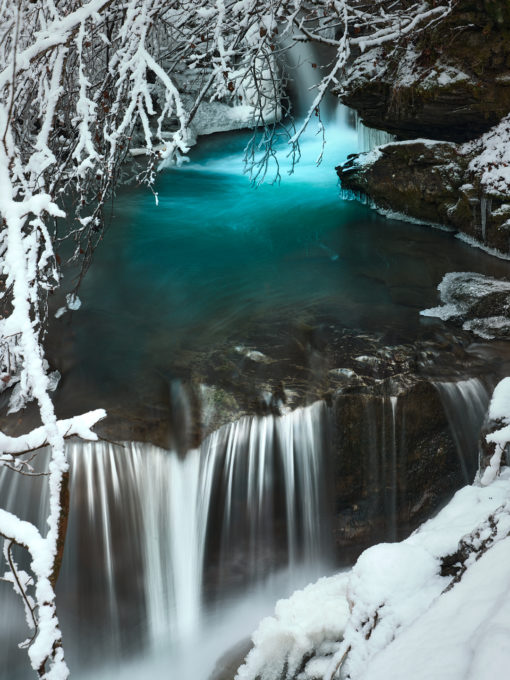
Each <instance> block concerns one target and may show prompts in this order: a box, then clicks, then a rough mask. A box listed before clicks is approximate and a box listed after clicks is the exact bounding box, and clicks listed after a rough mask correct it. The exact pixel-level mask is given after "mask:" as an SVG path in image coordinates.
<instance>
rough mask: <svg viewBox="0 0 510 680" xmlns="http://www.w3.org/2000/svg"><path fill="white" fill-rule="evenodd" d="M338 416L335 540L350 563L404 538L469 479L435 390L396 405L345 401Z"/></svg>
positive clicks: (406, 395)
mask: <svg viewBox="0 0 510 680" xmlns="http://www.w3.org/2000/svg"><path fill="white" fill-rule="evenodd" d="M334 408H335V420H336V423H337V448H336V454H335V474H334V478H335V503H336V508H335V524H334V540H335V547H336V549H337V553H338V559H339V560H340V561H345V562H349V561H352V560H353V559H354V558H356V557H357V556H358V555H359V553H360V552H361V551H362V550H363V549H364V548H366V547H368V546H370V545H373V544H374V543H377V542H380V541H388V540H400V539H402V538H403V537H405V536H406V535H407V534H408V533H409V532H410V531H412V530H413V529H415V528H416V527H417V526H418V525H419V524H420V523H421V522H423V521H424V520H425V519H427V518H428V517H430V515H431V514H432V513H433V512H434V511H436V510H437V509H439V507H440V506H441V505H442V504H443V503H444V502H446V501H447V500H448V498H449V497H450V496H451V494H452V492H453V490H454V489H457V488H459V487H460V486H462V484H463V475H462V470H461V466H460V464H459V458H458V455H457V451H456V447H455V444H454V442H453V438H452V434H451V431H450V426H449V423H448V420H447V418H446V415H445V413H444V410H443V406H442V404H441V401H440V399H439V395H438V393H437V391H436V389H435V388H434V387H433V385H431V384H430V383H429V382H426V381H416V382H415V384H413V385H410V386H409V385H408V386H403V389H402V390H401V391H400V392H399V395H398V399H396V398H394V400H393V405H392V403H391V399H390V397H378V396H374V395H371V394H366V395H344V396H341V397H339V398H338V399H337V401H336V403H335V407H334ZM472 467H473V468H474V467H475V461H473V466H472ZM432 480H433V482H432V483H431V481H432Z"/></svg>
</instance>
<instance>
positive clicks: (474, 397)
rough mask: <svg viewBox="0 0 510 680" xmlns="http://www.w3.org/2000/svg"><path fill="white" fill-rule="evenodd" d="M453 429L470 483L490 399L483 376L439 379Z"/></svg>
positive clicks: (467, 481) (476, 462)
mask: <svg viewBox="0 0 510 680" xmlns="http://www.w3.org/2000/svg"><path fill="white" fill-rule="evenodd" d="M434 385H435V387H436V389H437V390H438V392H439V396H440V397H441V402H442V404H443V408H444V410H445V413H446V416H447V418H448V422H449V423H450V429H451V432H452V436H453V439H454V441H455V446H456V448H457V453H458V455H459V461H460V464H461V468H462V473H463V475H464V479H465V481H466V484H471V483H472V481H473V478H474V475H475V472H476V470H477V467H478V438H479V435H480V430H481V427H482V425H483V421H484V418H485V414H486V413H487V408H488V406H489V401H490V391H488V390H487V388H486V386H485V385H484V383H483V382H482V381H481V380H480V378H469V379H468V380H458V381H456V382H435V383H434Z"/></svg>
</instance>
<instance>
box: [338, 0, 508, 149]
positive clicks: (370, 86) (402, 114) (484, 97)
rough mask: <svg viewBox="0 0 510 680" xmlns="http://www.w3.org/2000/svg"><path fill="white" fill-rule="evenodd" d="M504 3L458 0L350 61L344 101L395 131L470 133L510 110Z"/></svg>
mask: <svg viewBox="0 0 510 680" xmlns="http://www.w3.org/2000/svg"><path fill="white" fill-rule="evenodd" d="M508 15H509V9H508V4H507V3H501V2H494V1H493V0H485V1H483V2H476V1H475V0H461V1H460V2H458V3H456V4H455V5H454V9H453V11H452V13H451V15H450V16H449V17H448V18H447V19H445V20H443V21H441V22H439V23H438V24H436V25H435V26H433V27H432V28H429V29H427V30H426V31H424V32H423V33H422V34H417V35H416V36H415V37H414V38H412V39H407V38H404V39H403V40H401V41H400V44H399V45H398V46H397V47H396V48H395V49H392V50H391V51H390V49H389V48H386V47H379V48H374V49H371V50H368V51H367V52H365V53H362V54H360V55H359V56H358V57H357V58H356V59H355V60H354V62H353V64H352V68H351V70H350V76H349V78H348V81H347V84H346V85H345V88H344V89H342V91H341V92H340V93H339V94H340V96H341V98H342V100H343V102H344V103H345V104H347V106H350V107H352V108H354V109H356V111H358V113H359V115H360V116H361V118H362V120H363V122H364V123H365V124H366V125H368V126H370V127H374V128H377V129H382V130H386V131H388V132H390V133H392V134H396V135H398V136H399V137H400V138H415V137H433V138H435V139H441V140H450V141H456V142H460V141H466V140H468V139H473V138H475V137H477V136H478V135H480V134H481V133H483V132H485V131H487V130H488V129H489V128H490V127H492V126H493V125H495V124H496V123H497V122H498V121H499V120H500V119H501V118H502V117H503V116H504V115H506V114H507V113H508V111H510V30H509V26H510V20H509V16H508Z"/></svg>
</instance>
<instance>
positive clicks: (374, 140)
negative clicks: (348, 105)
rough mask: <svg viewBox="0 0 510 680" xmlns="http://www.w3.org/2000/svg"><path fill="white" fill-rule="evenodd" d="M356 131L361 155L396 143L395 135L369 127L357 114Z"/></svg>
mask: <svg viewBox="0 0 510 680" xmlns="http://www.w3.org/2000/svg"><path fill="white" fill-rule="evenodd" d="M356 131H357V133H358V148H359V151H360V152H361V153H363V152H365V151H372V149H375V147H376V146H381V145H382V144H389V143H390V142H393V141H395V135H391V134H390V133H389V132H386V131H385V130H376V129H374V128H370V127H367V126H366V125H365V124H364V123H363V121H362V120H361V118H360V117H359V116H358V114H356Z"/></svg>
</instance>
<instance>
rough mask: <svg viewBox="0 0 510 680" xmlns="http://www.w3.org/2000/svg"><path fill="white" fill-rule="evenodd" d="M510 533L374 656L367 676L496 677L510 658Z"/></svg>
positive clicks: (379, 679)
mask: <svg viewBox="0 0 510 680" xmlns="http://www.w3.org/2000/svg"><path fill="white" fill-rule="evenodd" d="M509 561H510V538H506V539H505V540H503V541H501V542H500V543H498V544H497V545H496V546H494V548H492V549H491V550H489V551H488V552H487V553H486V554H485V555H483V556H482V557H481V558H480V560H478V561H477V562H475V563H474V564H473V565H472V566H471V567H470V568H469V569H468V570H467V572H466V573H465V575H464V577H463V578H462V580H461V582H460V583H458V584H457V585H456V586H455V587H454V588H452V590H450V591H449V592H447V593H445V594H444V595H443V596H442V597H439V598H438V599H437V600H436V601H435V602H434V603H433V604H432V606H431V607H430V608H429V609H428V611H427V612H426V613H425V614H424V615H423V616H421V617H420V618H419V619H418V620H417V621H415V622H414V624H412V625H411V626H409V628H407V629H406V630H404V631H403V632H402V634H401V635H399V636H398V637H397V638H396V639H395V640H394V642H392V643H391V644H390V645H388V646H387V647H386V649H384V650H383V651H382V652H381V653H380V654H379V655H377V656H376V657H374V659H373V661H372V663H371V664H370V665H369V666H368V668H367V669H366V672H365V673H364V674H362V675H360V676H359V677H363V679H364V680H390V678H391V680H404V679H405V680H409V678H413V680H431V679H432V678H433V680H494V679H495V678H497V677H504V671H505V669H507V668H508V665H509V662H510V571H509V570H508V563H509Z"/></svg>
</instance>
